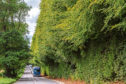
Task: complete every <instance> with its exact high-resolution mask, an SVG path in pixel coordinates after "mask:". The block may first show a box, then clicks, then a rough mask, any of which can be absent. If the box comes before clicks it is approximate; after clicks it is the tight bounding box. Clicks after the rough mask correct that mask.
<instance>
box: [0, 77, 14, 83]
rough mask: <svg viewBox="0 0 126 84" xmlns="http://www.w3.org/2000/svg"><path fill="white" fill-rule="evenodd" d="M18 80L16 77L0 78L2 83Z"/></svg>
mask: <svg viewBox="0 0 126 84" xmlns="http://www.w3.org/2000/svg"><path fill="white" fill-rule="evenodd" d="M15 81H16V79H12V78H0V84H12V83H14V82H15Z"/></svg>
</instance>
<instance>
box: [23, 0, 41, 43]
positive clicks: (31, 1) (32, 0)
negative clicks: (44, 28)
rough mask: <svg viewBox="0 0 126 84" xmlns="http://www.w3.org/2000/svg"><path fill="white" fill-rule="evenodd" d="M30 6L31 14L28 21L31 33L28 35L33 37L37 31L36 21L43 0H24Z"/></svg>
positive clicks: (27, 18)
mask: <svg viewBox="0 0 126 84" xmlns="http://www.w3.org/2000/svg"><path fill="white" fill-rule="evenodd" d="M24 1H25V2H26V3H27V4H28V5H29V6H31V7H32V8H31V10H30V11H29V12H28V14H29V16H27V17H26V22H27V23H28V25H29V27H28V30H29V34H28V37H29V38H30V42H31V39H32V37H33V34H34V32H35V27H36V21H37V18H38V16H39V13H40V9H39V4H40V2H41V0H24Z"/></svg>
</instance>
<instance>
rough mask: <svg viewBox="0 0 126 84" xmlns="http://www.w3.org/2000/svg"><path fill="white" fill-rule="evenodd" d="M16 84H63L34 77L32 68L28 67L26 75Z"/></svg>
mask: <svg viewBox="0 0 126 84" xmlns="http://www.w3.org/2000/svg"><path fill="white" fill-rule="evenodd" d="M14 84H63V83H60V82H56V81H53V80H49V79H47V78H44V77H33V75H32V73H31V70H30V67H29V66H27V67H26V69H25V72H24V75H23V76H22V77H21V78H20V79H19V80H18V81H17V82H16V83H14Z"/></svg>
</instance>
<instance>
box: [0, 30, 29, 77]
mask: <svg viewBox="0 0 126 84" xmlns="http://www.w3.org/2000/svg"><path fill="white" fill-rule="evenodd" d="M0 46H1V49H0V55H1V57H0V62H1V65H2V67H3V68H4V70H5V75H6V76H8V77H16V76H17V75H18V73H19V72H20V69H22V68H24V66H25V64H26V63H27V62H28V61H27V60H28V59H29V57H30V54H29V46H28V40H27V39H24V37H23V35H22V34H21V33H20V32H18V31H16V30H11V31H9V32H6V33H3V34H2V35H1V36H0Z"/></svg>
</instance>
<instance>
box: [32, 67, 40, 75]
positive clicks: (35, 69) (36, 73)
mask: <svg viewBox="0 0 126 84" xmlns="http://www.w3.org/2000/svg"><path fill="white" fill-rule="evenodd" d="M32 74H33V76H34V77H40V76H41V70H40V67H38V66H35V67H33V71H32Z"/></svg>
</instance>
